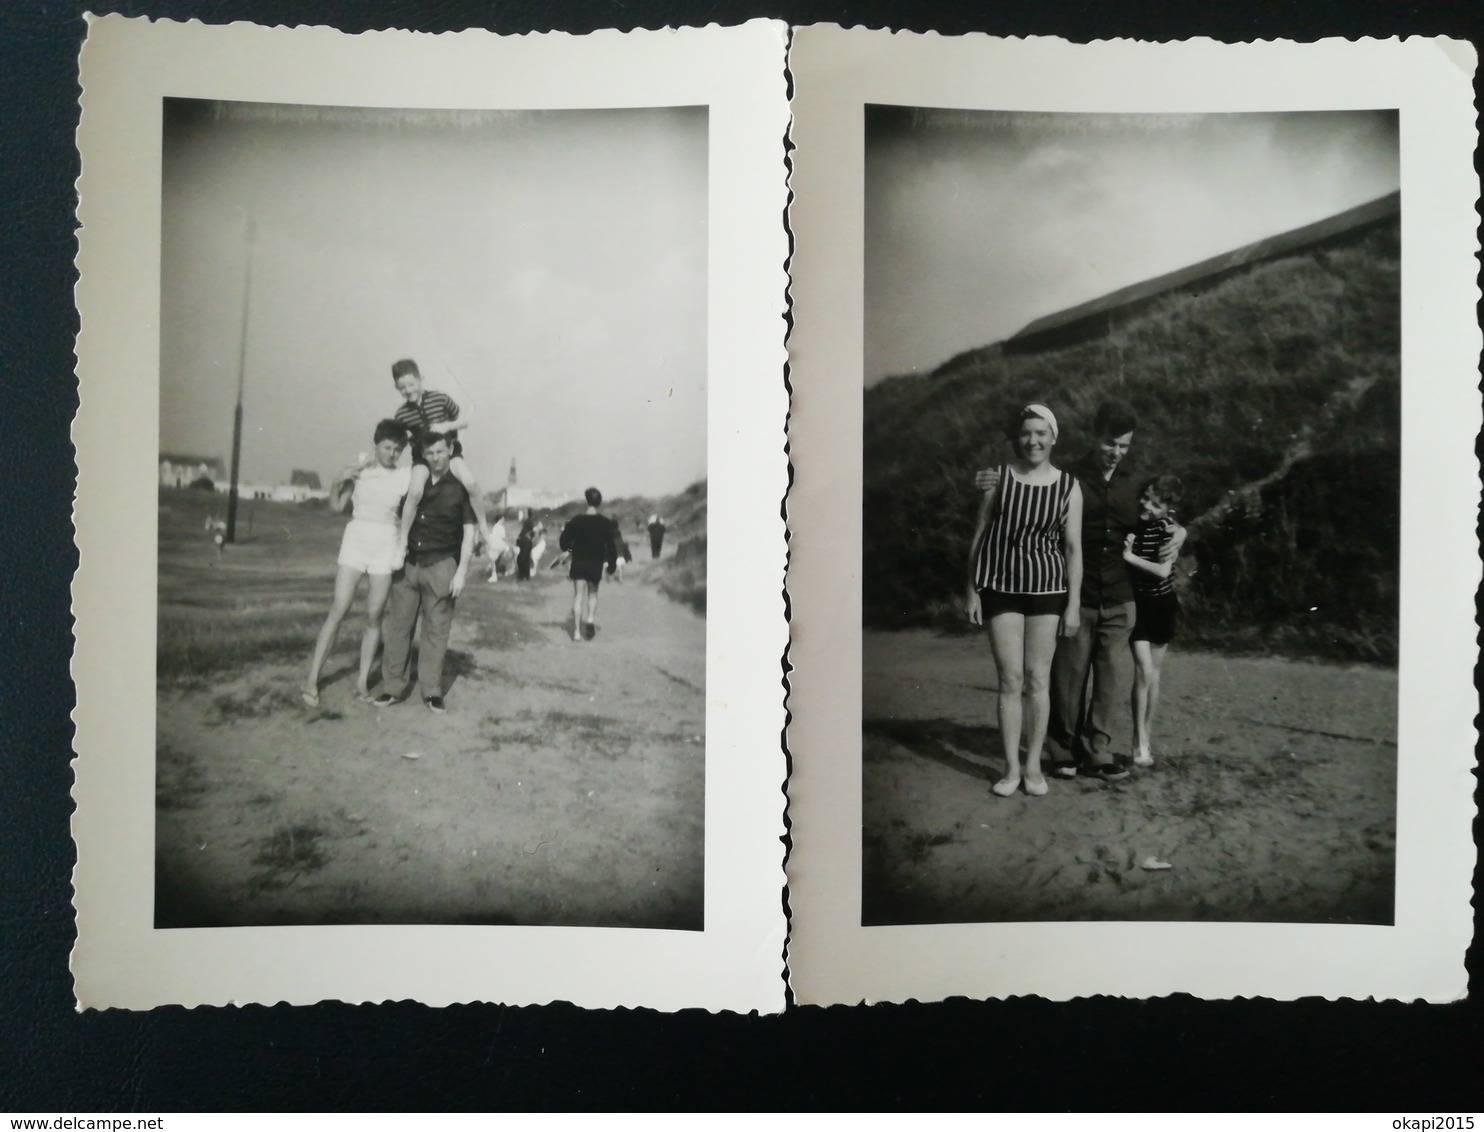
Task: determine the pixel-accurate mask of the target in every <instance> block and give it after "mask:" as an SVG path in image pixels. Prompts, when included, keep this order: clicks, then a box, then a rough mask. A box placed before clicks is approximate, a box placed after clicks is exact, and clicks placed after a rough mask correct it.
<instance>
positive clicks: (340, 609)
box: [304, 566, 361, 707]
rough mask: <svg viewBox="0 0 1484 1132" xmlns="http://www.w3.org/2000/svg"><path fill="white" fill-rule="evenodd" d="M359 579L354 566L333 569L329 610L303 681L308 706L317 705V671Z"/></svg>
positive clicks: (338, 628) (327, 651)
mask: <svg viewBox="0 0 1484 1132" xmlns="http://www.w3.org/2000/svg"><path fill="white" fill-rule="evenodd" d="M360 580H361V571H360V570H357V569H356V568H355V567H354V566H339V567H337V568H336V571H335V596H334V597H333V598H331V599H330V612H329V613H328V614H326V615H325V623H324V624H323V625H322V626H320V631H319V638H318V639H317V640H316V641H315V642H314V658H313V659H312V660H311V661H310V662H309V676H308V678H307V679H306V680H305V681H304V702H305V703H306V704H308V705H309V706H310V707H317V706H318V705H319V673H320V669H321V668H323V667H324V663H325V656H326V655H327V654H328V653H329V651H330V649H331V648H332V647H334V644H335V637H336V635H337V634H338V633H339V632H340V622H342V621H344V620H345V615H346V613H347V612H348V611H349V610H350V603H351V602H352V601H354V600H355V596H356V585H357V584H358V583H359V582H360Z"/></svg>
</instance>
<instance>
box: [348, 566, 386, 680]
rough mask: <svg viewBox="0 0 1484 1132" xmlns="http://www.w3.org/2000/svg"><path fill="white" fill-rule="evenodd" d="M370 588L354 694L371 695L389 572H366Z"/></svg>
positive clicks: (367, 594)
mask: <svg viewBox="0 0 1484 1132" xmlns="http://www.w3.org/2000/svg"><path fill="white" fill-rule="evenodd" d="M366 577H367V578H368V579H369V580H370V588H369V589H368V590H367V592H366V631H365V632H364V633H362V634H361V674H360V678H359V679H357V680H356V695H358V696H360V697H361V698H362V699H367V698H368V697H370V695H371V665H372V664H374V663H375V661H376V650H377V649H378V648H380V647H381V615H382V614H383V613H384V612H385V611H386V598H387V595H388V594H389V593H391V592H392V576H391V575H390V574H367V575H366Z"/></svg>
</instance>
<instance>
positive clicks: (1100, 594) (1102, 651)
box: [1046, 401, 1139, 781]
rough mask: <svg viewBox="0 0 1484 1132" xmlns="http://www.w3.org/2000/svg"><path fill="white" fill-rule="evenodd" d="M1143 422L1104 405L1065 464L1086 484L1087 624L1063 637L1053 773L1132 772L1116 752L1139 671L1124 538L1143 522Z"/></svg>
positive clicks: (1051, 732)
mask: <svg viewBox="0 0 1484 1132" xmlns="http://www.w3.org/2000/svg"><path fill="white" fill-rule="evenodd" d="M1137 423H1138V421H1137V418H1136V417H1135V416H1134V411H1133V410H1132V409H1131V408H1129V407H1128V406H1127V405H1125V404H1122V403H1120V402H1114V401H1110V402H1105V403H1104V404H1102V405H1100V406H1098V411H1097V416H1096V417H1095V418H1094V420H1093V434H1094V435H1095V436H1096V437H1097V439H1096V441H1095V442H1094V443H1093V447H1092V450H1091V451H1090V452H1087V453H1085V454H1084V455H1083V456H1081V457H1079V458H1078V459H1076V460H1073V461H1072V462H1071V463H1069V464H1067V465H1066V470H1067V471H1069V472H1071V473H1072V474H1073V475H1074V476H1076V477H1077V482H1078V483H1079V484H1080V485H1081V486H1082V563H1083V569H1082V624H1081V627H1080V628H1079V629H1078V631H1077V635H1076V636H1075V637H1067V638H1063V639H1062V640H1059V641H1058V642H1057V645H1056V658H1055V660H1053V661H1052V664H1051V719H1050V723H1049V725H1048V727H1047V731H1046V742H1047V745H1048V746H1049V747H1050V750H1051V753H1052V755H1053V761H1052V767H1051V771H1052V773H1053V774H1058V775H1060V776H1062V777H1064V778H1070V777H1072V776H1073V775H1076V774H1078V773H1079V772H1080V773H1082V774H1087V775H1091V776H1093V777H1097V778H1103V779H1107V780H1110V781H1111V780H1116V779H1120V778H1126V777H1127V776H1128V773H1129V760H1128V759H1127V758H1126V757H1124V756H1122V755H1115V754H1114V752H1113V734H1112V729H1113V720H1114V719H1115V718H1116V717H1117V714H1118V713H1119V712H1121V711H1125V710H1127V708H1128V702H1129V699H1128V695H1129V685H1130V683H1131V680H1132V677H1133V654H1132V653H1130V652H1129V647H1128V637H1129V634H1130V633H1131V632H1133V628H1134V587H1133V582H1132V580H1131V579H1130V578H1129V574H1128V565H1127V563H1125V562H1124V561H1123V542H1124V539H1125V538H1127V536H1128V535H1129V533H1130V532H1132V531H1133V530H1134V529H1135V528H1136V527H1137V526H1138V525H1139V487H1138V484H1137V482H1135V479H1134V475H1133V472H1132V471H1130V470H1129V468H1128V467H1127V466H1126V465H1125V464H1124V457H1125V456H1127V455H1128V450H1129V446H1130V445H1131V444H1132V443H1133V440H1134V426H1135V425H1136V424H1137ZM1089 679H1090V681H1091V683H1090V684H1089Z"/></svg>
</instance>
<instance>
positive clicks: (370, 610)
mask: <svg viewBox="0 0 1484 1132" xmlns="http://www.w3.org/2000/svg"><path fill="white" fill-rule="evenodd" d="M373 441H374V443H375V454H374V456H373V458H372V459H371V461H370V462H369V463H362V464H357V465H353V466H351V467H349V468H346V469H345V470H344V471H343V472H342V473H341V475H340V478H339V479H337V480H336V482H335V483H334V484H333V485H332V487H331V490H330V505H331V506H332V507H333V508H334V509H335V510H337V511H338V510H340V509H341V508H342V507H343V506H344V505H345V496H347V495H349V496H350V500H351V520H350V522H349V523H347V524H346V526H345V535H344V536H343V537H342V539H341V541H340V557H339V558H338V560H337V569H336V573H335V596H334V598H333V599H332V600H331V602H330V612H329V614H328V615H327V616H326V617H325V623H324V626H323V627H322V628H321V629H320V631H319V639H318V640H316V641H315V643H314V657H313V659H312V660H310V662H309V676H308V677H307V679H305V681H304V695H303V699H304V704H305V706H306V707H319V675H320V669H321V668H323V667H324V663H325V657H326V656H327V655H328V654H329V651H330V649H331V648H333V647H334V645H335V637H336V636H337V635H338V634H339V632H340V622H341V621H342V620H344V618H345V615H346V613H347V612H349V610H350V606H351V602H353V601H354V600H355V596H356V587H357V586H359V585H360V582H361V575H362V574H365V575H366V577H367V578H368V579H370V580H369V582H368V586H367V590H366V631H365V633H364V634H362V636H361V669H360V675H359V676H358V677H357V679H356V696H357V697H358V698H359V699H362V700H369V699H370V695H371V692H370V688H369V686H368V683H367V681H368V680H369V679H370V677H371V665H372V662H373V661H375V659H376V649H377V646H379V645H380V644H381V613H382V610H383V609H385V608H386V599H387V594H388V592H389V591H390V590H391V585H392V564H393V561H394V559H395V558H396V554H397V520H398V511H399V509H400V508H401V506H402V499H403V497H404V496H405V495H406V494H407V487H408V484H409V483H410V482H411V479H412V469H411V468H410V467H401V468H399V467H397V460H398V458H399V457H400V456H401V455H402V449H403V448H404V447H406V445H407V430H406V429H404V428H403V427H402V426H401V425H399V424H398V423H397V422H396V421H391V420H387V421H382V422H381V423H380V424H378V425H377V426H376V431H375V433H374V434H373Z"/></svg>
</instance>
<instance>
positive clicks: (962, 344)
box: [865, 107, 1400, 384]
mask: <svg viewBox="0 0 1484 1132" xmlns="http://www.w3.org/2000/svg"><path fill="white" fill-rule="evenodd" d="M1399 178H1400V170H1399V166H1398V149H1397V119H1396V114H1395V113H1394V112H1391V111H1362V112H1350V111H1338V112H1322V113H1315V112H1305V113H1288V114H1210V115H1185V114H1180V115H1122V114H1107V115H1099V114H1042V113H1015V112H1005V113H1002V112H994V111H959V110H918V109H911V108H897V107H868V108H867V114H866V197H865V203H866V231H865V239H866V279H865V370H866V372H865V377H866V382H867V384H870V383H871V382H874V381H877V380H879V379H880V378H882V377H886V376H890V375H893V374H904V373H917V372H929V371H931V370H932V369H934V368H936V367H937V366H938V365H940V364H941V363H942V362H944V361H946V360H948V359H949V358H950V357H952V356H953V355H955V354H957V353H960V352H962V351H964V350H967V349H972V348H974V347H976V346H983V345H986V344H988V343H991V342H998V341H1001V340H1003V339H1005V338H1008V337H1010V336H1011V335H1013V334H1015V333H1016V332H1017V331H1018V330H1020V329H1021V328H1022V327H1024V326H1025V325H1026V324H1027V323H1029V322H1031V321H1032V320H1033V319H1036V318H1039V317H1041V316H1042V315H1046V314H1051V313H1053V312H1055V311H1059V310H1064V309H1065V308H1067V307H1070V306H1074V305H1076V304H1077V303H1081V302H1085V301H1087V300H1088V299H1094V298H1097V297H1098V296H1100V295H1104V294H1107V293H1108V292H1109V291H1114V290H1117V289H1118V288H1120V287H1123V286H1127V285H1128V284H1130V283H1137V282H1139V281H1141V280H1143V279H1148V278H1150V277H1151V276H1155V275H1159V274H1162V273H1164V272H1166V271H1172V270H1174V269H1176V268H1180V267H1184V266H1186V265H1187V264H1191V263H1195V262H1197V261H1199V260H1201V259H1204V258H1206V257H1208V256H1212V255H1216V254H1218V253H1221V252H1224V251H1229V250H1231V249H1233V248H1237V247H1240V246H1242V245H1243V244H1247V243H1250V242H1252V241H1253V240H1257V239H1261V238H1263V237H1265V236H1270V235H1273V234H1275V233H1277V232H1283V231H1286V230H1288V229H1290V228H1296V227H1298V226H1300V225H1303V224H1307V223H1310V222H1311V221H1315V220H1320V219H1323V218H1324V217H1327V216H1331V215H1333V214H1334V213H1336V212H1340V211H1342V210H1344V209H1346V208H1350V207H1352V206H1353V205H1357V204H1361V203H1363V202H1365V201H1368V200H1373V199H1374V198H1376V197H1378V196H1382V195H1384V194H1386V193H1389V192H1392V191H1393V190H1395V189H1396V188H1397V187H1398V185H1399V183H1400V182H1399Z"/></svg>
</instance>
